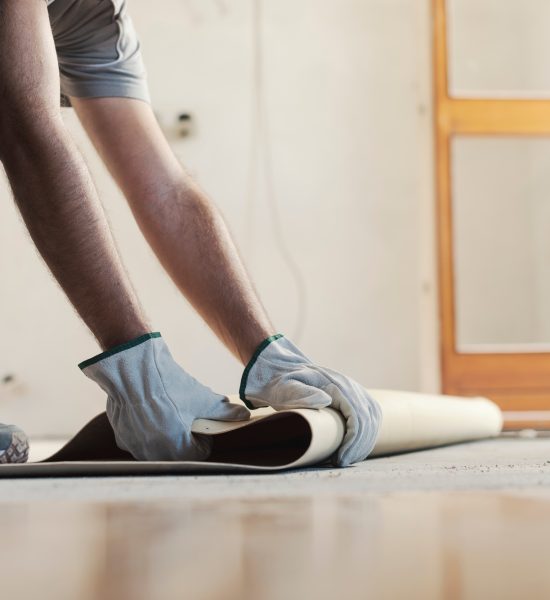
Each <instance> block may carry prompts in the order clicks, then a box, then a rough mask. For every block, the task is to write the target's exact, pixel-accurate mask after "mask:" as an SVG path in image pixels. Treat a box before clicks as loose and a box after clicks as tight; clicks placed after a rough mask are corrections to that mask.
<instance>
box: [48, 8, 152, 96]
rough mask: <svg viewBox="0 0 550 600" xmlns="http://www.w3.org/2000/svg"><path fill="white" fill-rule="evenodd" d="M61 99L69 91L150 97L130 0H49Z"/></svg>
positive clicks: (69, 94) (87, 93)
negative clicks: (131, 17)
mask: <svg viewBox="0 0 550 600" xmlns="http://www.w3.org/2000/svg"><path fill="white" fill-rule="evenodd" d="M46 1H47V3H48V13H49V16H50V24H51V27H52V33H53V38H54V42H55V48H56V51H57V60H58V63H59V73H60V78H61V97H62V104H65V105H67V104H68V98H67V97H68V96H76V97H79V98H99V97H123V98H137V99H139V100H144V101H145V102H150V98H149V90H148V87H147V78H146V73H145V67H144V65H143V60H142V58H141V52H140V45H139V41H138V38H137V34H136V31H135V29H134V26H133V24H132V21H131V19H130V17H129V15H128V13H127V11H126V0H46Z"/></svg>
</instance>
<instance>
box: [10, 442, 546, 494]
mask: <svg viewBox="0 0 550 600" xmlns="http://www.w3.org/2000/svg"><path fill="white" fill-rule="evenodd" d="M504 489H515V490H518V489H530V490H537V491H538V492H541V493H543V494H546V493H548V494H549V495H550V437H538V438H534V439H527V438H522V437H503V438H499V439H495V440H485V441H481V442H473V443H468V444H460V445H455V446H448V447H445V448H438V449H434V450H426V451H421V452H412V453H409V454H403V455H399V456H392V457H386V458H378V459H372V460H367V461H365V462H363V463H361V464H358V465H355V466H354V467H351V468H348V469H327V468H324V469H305V470H301V471H294V472H289V473H279V474H273V475H231V476H227V475H208V476H205V475H203V476H195V475H193V476H178V477H102V478H91V477H90V478H68V479H53V478H52V479H5V480H2V479H0V502H13V501H30V500H33V501H35V500H52V499H64V500H83V501H98V500H99V501H101V500H107V501H128V500H155V499H163V500H165V499H183V498H204V499H214V498H216V499H220V498H243V497H245V498H254V497H255V498H258V497H269V498H277V497H291V496H292V497H303V496H311V495H315V496H318V495H328V496H331V495H348V494H350V495H353V494H358V493H361V494H364V493H383V492H393V491H404V490H407V491H411V490H504Z"/></svg>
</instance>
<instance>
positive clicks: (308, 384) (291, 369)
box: [239, 334, 382, 467]
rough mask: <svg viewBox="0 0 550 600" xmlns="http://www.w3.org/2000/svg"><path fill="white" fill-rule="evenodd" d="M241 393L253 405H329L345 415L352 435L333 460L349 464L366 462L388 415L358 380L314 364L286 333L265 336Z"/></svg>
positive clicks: (251, 406) (277, 408)
mask: <svg viewBox="0 0 550 600" xmlns="http://www.w3.org/2000/svg"><path fill="white" fill-rule="evenodd" d="M239 395H240V397H241V400H243V401H244V402H245V403H246V405H247V406H248V407H249V408H259V407H261V406H272V407H273V408H274V409H275V410H284V409H290V408H324V407H326V406H330V407H331V408H334V409H336V410H338V411H340V413H342V415H343V416H344V419H345V421H346V433H345V435H344V440H343V442H342V444H341V446H340V448H338V450H337V452H336V455H335V457H334V458H333V462H334V463H335V464H336V465H338V466H340V467H344V466H347V465H350V464H352V463H354V462H358V461H360V460H364V459H365V458H367V456H368V455H369V454H370V452H371V451H372V449H373V447H374V443H375V441H376V436H377V434H378V429H379V428H380V423H381V420H382V413H381V411H380V407H379V406H378V403H377V402H376V401H375V400H374V399H373V398H371V397H370V396H369V394H368V392H367V390H365V388H363V387H362V386H361V385H359V384H358V383H357V382H356V381H353V379H350V378H349V377H346V376H345V375H341V374H340V373H337V372H336V371H332V370H331V369H326V368H325V367H319V366H317V365H315V364H313V363H312V362H311V361H310V360H309V358H307V356H305V355H304V354H303V353H302V352H300V350H298V348H296V346H295V345H294V344H293V343H292V342H291V341H289V340H288V339H286V338H285V337H283V336H282V335H281V334H277V335H273V336H271V337H269V338H267V339H266V340H264V341H263V342H262V343H261V344H260V345H259V346H258V348H257V350H256V352H255V353H254V355H253V357H252V358H251V359H250V361H249V363H248V365H247V366H246V368H245V370H244V373H243V376H242V379H241V386H240V389H239Z"/></svg>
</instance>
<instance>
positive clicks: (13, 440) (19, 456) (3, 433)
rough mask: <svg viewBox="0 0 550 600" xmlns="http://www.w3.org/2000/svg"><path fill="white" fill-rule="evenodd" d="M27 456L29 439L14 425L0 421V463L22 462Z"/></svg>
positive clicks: (25, 460)
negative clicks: (3, 423)
mask: <svg viewBox="0 0 550 600" xmlns="http://www.w3.org/2000/svg"><path fill="white" fill-rule="evenodd" d="M28 457H29V440H28V438H27V436H26V435H25V434H24V433H23V432H22V431H21V429H19V428H18V427H16V426H15V425H2V424H1V423H0V464H6V463H24V462H27V458H28Z"/></svg>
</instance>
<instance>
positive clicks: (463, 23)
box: [447, 0, 550, 97]
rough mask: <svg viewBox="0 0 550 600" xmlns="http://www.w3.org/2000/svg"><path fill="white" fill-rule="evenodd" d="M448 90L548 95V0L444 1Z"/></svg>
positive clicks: (468, 93)
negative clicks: (445, 6) (445, 8)
mask: <svg viewBox="0 0 550 600" xmlns="http://www.w3.org/2000/svg"><path fill="white" fill-rule="evenodd" d="M447 35H448V42H447V44H448V53H449V93H450V95H451V96H458V97H471V96H476V97H541V96H542V97H550V1H549V0H447Z"/></svg>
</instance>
